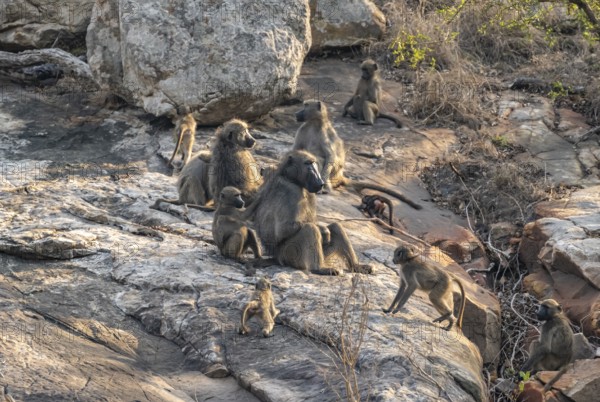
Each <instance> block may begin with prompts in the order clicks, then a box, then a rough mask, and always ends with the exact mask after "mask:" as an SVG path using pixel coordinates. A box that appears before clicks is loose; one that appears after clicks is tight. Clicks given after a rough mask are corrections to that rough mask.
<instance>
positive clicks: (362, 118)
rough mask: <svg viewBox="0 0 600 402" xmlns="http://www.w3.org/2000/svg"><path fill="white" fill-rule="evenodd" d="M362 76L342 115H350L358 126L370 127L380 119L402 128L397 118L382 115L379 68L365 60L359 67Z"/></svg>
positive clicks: (369, 60) (373, 62) (370, 61)
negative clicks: (387, 120) (365, 125)
mask: <svg viewBox="0 0 600 402" xmlns="http://www.w3.org/2000/svg"><path fill="white" fill-rule="evenodd" d="M360 69H361V71H362V75H361V77H360V79H359V80H358V85H357V87H356V92H354V96H352V98H350V100H349V101H348V102H347V103H346V105H345V106H344V114H343V116H346V115H347V114H350V116H351V117H353V118H355V119H357V120H358V124H367V125H370V126H372V125H373V123H375V119H376V118H378V117H382V118H384V119H389V120H391V121H393V122H394V123H396V126H397V127H402V121H400V119H398V118H397V117H394V116H392V115H389V114H385V113H382V112H381V111H380V110H379V109H380V108H381V80H380V78H379V68H378V67H377V63H376V62H375V61H374V60H371V59H367V60H365V61H363V62H362V64H361V65H360Z"/></svg>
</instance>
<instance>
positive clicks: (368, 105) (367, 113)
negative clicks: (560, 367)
mask: <svg viewBox="0 0 600 402" xmlns="http://www.w3.org/2000/svg"><path fill="white" fill-rule="evenodd" d="M378 113H379V108H378V107H377V105H376V104H375V103H373V102H369V101H365V102H363V109H362V114H363V118H364V120H363V121H359V122H358V123H359V124H367V125H369V126H372V125H373V124H374V123H375V117H376V116H377V114H378Z"/></svg>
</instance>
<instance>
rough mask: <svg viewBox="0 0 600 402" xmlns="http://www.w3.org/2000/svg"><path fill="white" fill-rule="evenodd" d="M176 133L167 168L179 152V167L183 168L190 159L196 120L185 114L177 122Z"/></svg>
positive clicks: (189, 114)
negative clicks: (180, 162)
mask: <svg viewBox="0 0 600 402" xmlns="http://www.w3.org/2000/svg"><path fill="white" fill-rule="evenodd" d="M176 132H177V133H179V135H178V136H176V139H175V150H174V151H173V155H171V159H169V163H168V165H169V166H172V165H171V164H172V162H173V159H175V155H177V153H178V152H181V160H182V164H181V166H182V167H183V166H185V165H186V164H187V163H188V162H189V161H190V158H191V157H192V148H193V147H194V140H195V138H196V120H195V119H194V116H193V115H192V114H191V113H188V114H186V115H185V116H183V118H182V119H181V120H180V121H179V122H178V124H177V128H176Z"/></svg>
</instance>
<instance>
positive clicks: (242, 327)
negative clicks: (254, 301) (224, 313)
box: [239, 304, 250, 335]
mask: <svg viewBox="0 0 600 402" xmlns="http://www.w3.org/2000/svg"><path fill="white" fill-rule="evenodd" d="M249 309H250V305H249V304H248V305H246V307H244V311H243V312H242V321H241V322H240V330H239V332H240V334H242V335H246V334H247V333H248V327H247V326H246V319H247V317H248V310H249Z"/></svg>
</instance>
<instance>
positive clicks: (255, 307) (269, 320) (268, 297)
mask: <svg viewBox="0 0 600 402" xmlns="http://www.w3.org/2000/svg"><path fill="white" fill-rule="evenodd" d="M278 314H279V310H277V309H276V308H275V301H274V300H273V293H272V292H271V281H269V280H268V279H267V278H260V279H259V280H258V281H257V282H256V290H255V291H254V294H253V295H252V299H251V300H250V301H249V302H248V304H246V306H245V307H244V310H243V311H242V322H241V325H240V334H242V335H246V334H248V333H249V332H250V328H248V326H247V325H246V323H247V322H248V320H250V319H251V318H252V317H253V316H255V315H257V316H258V317H259V318H260V320H261V322H262V326H263V330H262V333H263V336H264V337H268V336H273V327H274V326H275V317H277V315H278Z"/></svg>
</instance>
